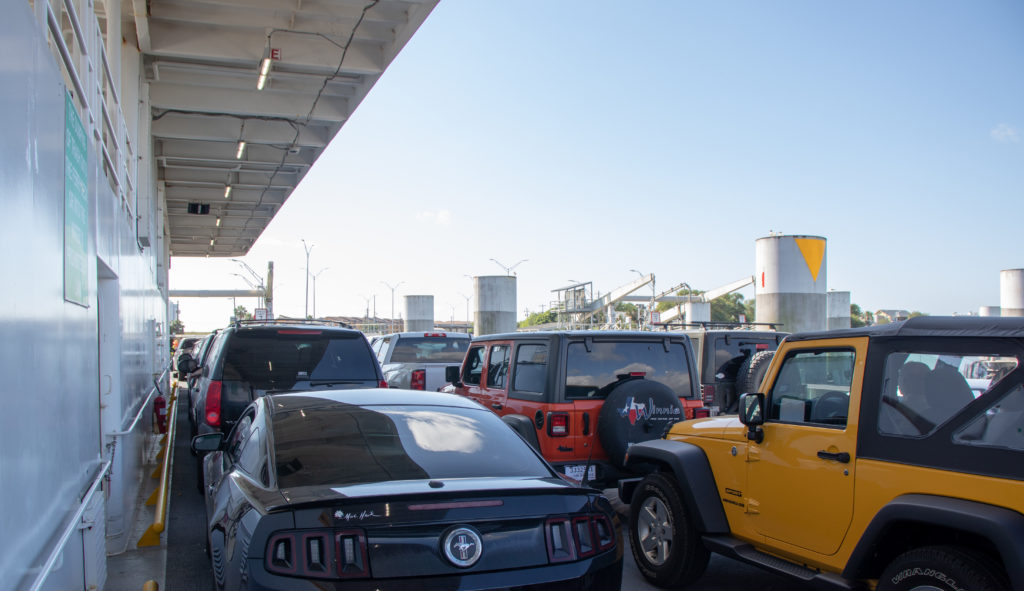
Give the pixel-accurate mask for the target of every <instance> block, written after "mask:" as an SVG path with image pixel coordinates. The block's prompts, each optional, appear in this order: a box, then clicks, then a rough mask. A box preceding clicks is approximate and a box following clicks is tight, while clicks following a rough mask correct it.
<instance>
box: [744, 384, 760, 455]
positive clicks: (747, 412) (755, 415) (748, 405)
mask: <svg viewBox="0 0 1024 591" xmlns="http://www.w3.org/2000/svg"><path fill="white" fill-rule="evenodd" d="M739 407H740V422H741V423H743V424H744V425H746V426H747V439H749V440H751V441H755V442H757V443H761V442H762V441H763V440H764V430H763V429H761V425H763V424H764V394H762V393H760V392H754V393H750V394H744V395H742V396H740V400H739Z"/></svg>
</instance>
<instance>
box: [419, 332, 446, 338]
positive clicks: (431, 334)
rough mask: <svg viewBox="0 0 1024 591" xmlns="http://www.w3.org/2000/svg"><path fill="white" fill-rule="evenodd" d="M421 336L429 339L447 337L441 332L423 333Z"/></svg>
mask: <svg viewBox="0 0 1024 591" xmlns="http://www.w3.org/2000/svg"><path fill="white" fill-rule="evenodd" d="M423 336H425V337H431V338H433V337H440V338H444V337H446V336H448V335H446V334H444V333H443V332H425V333H423Z"/></svg>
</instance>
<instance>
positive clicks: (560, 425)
mask: <svg viewBox="0 0 1024 591" xmlns="http://www.w3.org/2000/svg"><path fill="white" fill-rule="evenodd" d="M548 435H549V436H551V437H568V435H569V413H564V412H553V413H551V414H549V415H548Z"/></svg>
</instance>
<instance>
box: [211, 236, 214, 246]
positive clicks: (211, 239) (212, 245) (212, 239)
mask: <svg viewBox="0 0 1024 591" xmlns="http://www.w3.org/2000/svg"><path fill="white" fill-rule="evenodd" d="M213 241H214V239H213V238H210V246H213Z"/></svg>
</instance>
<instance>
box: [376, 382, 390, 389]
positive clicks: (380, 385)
mask: <svg viewBox="0 0 1024 591" xmlns="http://www.w3.org/2000/svg"><path fill="white" fill-rule="evenodd" d="M377 387H378V388H387V387H388V381H387V380H381V381H380V383H379V384H377Z"/></svg>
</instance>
